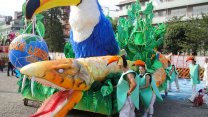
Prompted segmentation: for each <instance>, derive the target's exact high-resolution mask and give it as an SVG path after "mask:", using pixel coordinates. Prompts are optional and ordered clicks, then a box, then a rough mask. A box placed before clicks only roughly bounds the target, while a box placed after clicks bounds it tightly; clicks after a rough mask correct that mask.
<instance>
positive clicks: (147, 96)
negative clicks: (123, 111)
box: [134, 60, 163, 117]
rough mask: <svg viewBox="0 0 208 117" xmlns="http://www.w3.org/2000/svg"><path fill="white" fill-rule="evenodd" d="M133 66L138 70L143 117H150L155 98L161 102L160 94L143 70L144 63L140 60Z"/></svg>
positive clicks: (149, 76) (153, 81) (150, 76)
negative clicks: (143, 108) (143, 109)
mask: <svg viewBox="0 0 208 117" xmlns="http://www.w3.org/2000/svg"><path fill="white" fill-rule="evenodd" d="M134 65H135V66H137V67H138V68H137V69H139V73H140V74H139V76H138V77H139V78H140V82H139V89H140V92H139V94H140V95H139V97H140V100H141V101H142V104H143V105H144V106H145V113H144V115H143V117H147V116H148V114H149V117H152V116H153V114H154V103H155V100H156V98H157V99H158V100H160V101H162V100H163V99H162V97H161V95H160V92H159V90H158V88H157V86H156V83H155V80H154V79H153V78H152V75H151V74H149V73H147V71H146V69H145V62H143V61H141V60H137V61H135V63H134Z"/></svg>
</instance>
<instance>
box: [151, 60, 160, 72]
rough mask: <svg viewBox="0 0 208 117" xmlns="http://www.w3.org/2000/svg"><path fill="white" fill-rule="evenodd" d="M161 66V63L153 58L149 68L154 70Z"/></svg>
mask: <svg viewBox="0 0 208 117" xmlns="http://www.w3.org/2000/svg"><path fill="white" fill-rule="evenodd" d="M161 67H162V63H161V62H160V61H158V60H155V61H154V63H153V65H152V67H151V68H152V69H154V70H157V69H159V68H161Z"/></svg>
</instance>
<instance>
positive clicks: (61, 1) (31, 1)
mask: <svg viewBox="0 0 208 117" xmlns="http://www.w3.org/2000/svg"><path fill="white" fill-rule="evenodd" d="M81 2H82V0H28V1H27V4H26V18H27V19H31V18H32V17H33V15H35V14H38V13H40V12H42V11H45V10H48V9H51V8H54V7H61V6H77V5H79V4H80V3H81Z"/></svg>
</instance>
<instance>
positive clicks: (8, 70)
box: [7, 61, 14, 76]
mask: <svg viewBox="0 0 208 117" xmlns="http://www.w3.org/2000/svg"><path fill="white" fill-rule="evenodd" d="M13 68H14V67H13V65H12V63H11V62H10V61H9V62H8V69H7V76H10V75H9V72H10V70H11V71H12V76H13V75H14V70H13Z"/></svg>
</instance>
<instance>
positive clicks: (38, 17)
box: [36, 14, 44, 21]
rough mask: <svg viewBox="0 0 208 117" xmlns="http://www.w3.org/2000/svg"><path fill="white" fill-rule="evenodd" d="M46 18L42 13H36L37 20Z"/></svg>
mask: <svg viewBox="0 0 208 117" xmlns="http://www.w3.org/2000/svg"><path fill="white" fill-rule="evenodd" d="M43 18H44V16H43V15H42V14H37V15H36V20H37V21H38V20H42V19H43Z"/></svg>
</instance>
